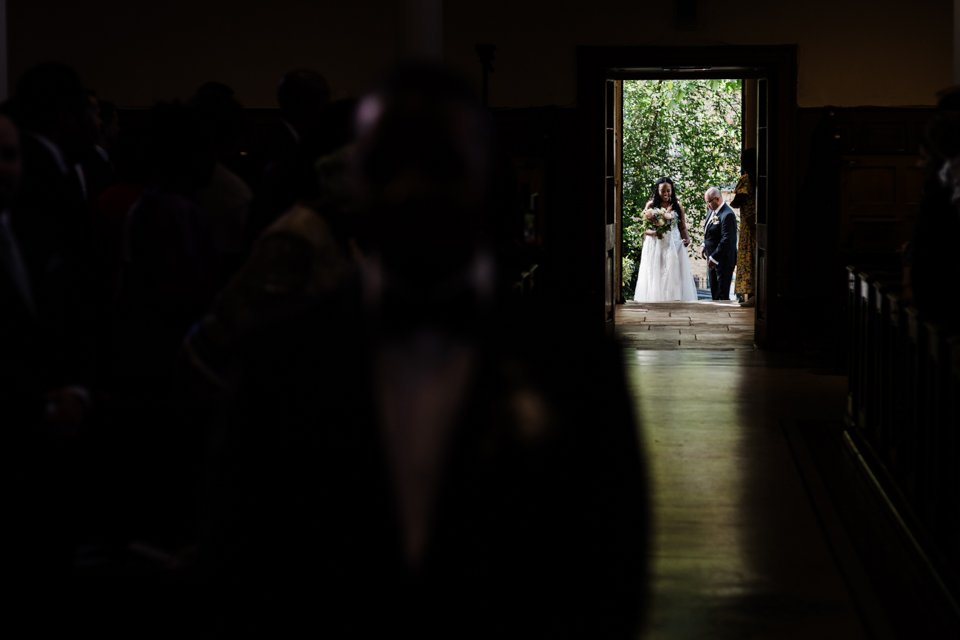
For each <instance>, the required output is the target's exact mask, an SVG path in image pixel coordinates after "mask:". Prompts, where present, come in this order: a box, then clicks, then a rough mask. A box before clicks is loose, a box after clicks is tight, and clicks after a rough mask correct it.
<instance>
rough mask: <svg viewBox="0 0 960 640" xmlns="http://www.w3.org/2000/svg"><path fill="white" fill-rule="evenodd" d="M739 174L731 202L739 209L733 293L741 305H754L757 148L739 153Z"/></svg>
mask: <svg viewBox="0 0 960 640" xmlns="http://www.w3.org/2000/svg"><path fill="white" fill-rule="evenodd" d="M740 166H741V175H740V179H739V180H738V181H737V188H736V195H735V196H734V198H733V201H732V202H731V203H730V204H731V206H733V208H735V209H739V210H740V229H739V231H740V238H739V242H738V243H737V275H736V281H735V284H734V292H735V293H736V295H737V300H739V301H740V303H741V304H742V305H743V306H753V304H754V297H753V296H754V292H753V263H754V252H755V246H756V241H755V239H754V232H755V231H756V228H757V207H756V200H755V199H754V194H755V193H756V191H755V189H756V184H755V177H754V175H755V173H756V166H757V151H756V149H752V148H751V149H744V150H743V151H742V152H741V154H740Z"/></svg>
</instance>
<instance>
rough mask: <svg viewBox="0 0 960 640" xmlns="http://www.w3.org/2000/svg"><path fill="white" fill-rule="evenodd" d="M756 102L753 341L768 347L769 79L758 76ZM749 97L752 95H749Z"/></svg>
mask: <svg viewBox="0 0 960 640" xmlns="http://www.w3.org/2000/svg"><path fill="white" fill-rule="evenodd" d="M755 86H756V95H755V97H754V99H755V100H756V105H757V134H756V145H757V186H756V194H755V200H756V207H757V230H756V243H757V248H756V254H755V256H754V258H755V260H754V274H753V288H754V296H755V299H756V307H755V309H754V314H755V321H754V338H753V339H754V343H755V344H756V345H757V347H759V348H760V349H764V348H766V347H768V346H769V344H768V343H769V325H768V324H767V321H768V319H769V308H770V307H769V303H768V300H769V298H768V295H767V294H768V286H767V284H768V282H769V279H768V275H769V259H768V255H767V251H768V249H769V246H770V244H769V215H770V175H769V171H770V139H769V136H770V126H769V124H770V106H769V100H768V97H769V96H768V94H769V83H768V81H767V79H766V78H758V79H757V82H756V85H755ZM748 99H750V97H748Z"/></svg>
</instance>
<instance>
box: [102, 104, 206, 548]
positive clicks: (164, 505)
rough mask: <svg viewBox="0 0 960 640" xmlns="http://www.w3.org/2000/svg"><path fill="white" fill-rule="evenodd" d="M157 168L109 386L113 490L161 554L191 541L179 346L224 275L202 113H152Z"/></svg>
mask: <svg viewBox="0 0 960 640" xmlns="http://www.w3.org/2000/svg"><path fill="white" fill-rule="evenodd" d="M150 135H151V142H150V145H149V149H150V158H151V160H152V171H151V175H150V177H149V178H148V182H147V185H146V187H145V188H144V190H143V192H142V194H141V196H140V198H139V199H138V200H137V202H136V204H135V205H134V206H133V208H132V209H131V210H130V212H129V213H128V215H127V217H126V224H125V233H124V239H123V241H124V246H123V264H122V267H121V279H120V285H119V291H118V295H117V305H116V320H115V325H114V332H113V350H112V358H111V367H110V370H109V371H108V374H109V378H108V381H107V382H108V385H109V388H110V391H111V395H112V397H113V407H112V408H113V411H112V420H113V424H112V425H111V427H112V428H114V430H115V432H114V434H113V436H114V438H113V446H114V447H115V451H119V452H120V453H121V455H118V456H115V457H114V458H112V459H108V460H107V461H106V462H107V463H109V464H119V465H120V468H119V469H118V470H117V477H120V478H123V479H124V481H123V482H119V483H116V484H115V487H116V488H117V489H119V490H120V491H121V492H123V496H122V497H118V500H120V503H121V504H124V508H123V509H122V510H121V509H118V510H116V516H118V517H120V518H122V519H124V520H125V521H124V522H121V523H118V524H117V526H118V527H123V528H124V531H123V533H124V535H126V536H128V538H127V539H128V540H136V541H140V542H149V543H150V544H153V545H157V546H159V547H161V548H167V549H168V548H170V547H172V546H176V545H179V544H182V543H183V541H184V540H185V539H187V538H189V533H187V532H186V531H187V530H188V529H189V526H190V525H189V524H188V521H189V520H190V518H192V516H193V513H192V510H191V509H190V507H189V504H187V503H188V501H189V498H188V497H186V496H185V493H186V492H187V491H188V490H189V489H188V488H187V487H188V486H190V484H189V483H190V481H189V478H191V477H192V476H191V474H190V472H189V469H188V467H189V465H190V464H191V463H192V461H191V458H190V451H191V446H192V445H193V444H194V442H193V439H192V438H193V434H190V433H184V425H181V424H179V423H177V422H176V421H175V420H173V419H172V417H173V416H174V415H175V413H174V409H175V408H174V407H172V406H171V397H172V390H171V389H172V386H171V385H172V378H173V372H174V366H175V363H176V358H177V353H178V352H179V348H180V343H181V341H182V340H183V337H184V335H186V332H187V330H188V329H189V327H190V326H191V325H192V324H193V323H194V322H196V321H197V319H198V318H200V317H201V316H202V314H203V313H204V311H205V310H206V308H207V307H208V306H209V304H210V302H211V300H212V299H213V296H214V294H215V293H216V291H217V288H218V287H219V286H220V280H219V278H220V275H221V273H222V271H221V268H220V264H219V263H218V262H217V256H218V254H217V252H216V251H215V250H214V241H213V235H212V232H211V230H210V228H209V226H208V220H207V217H206V216H205V214H204V211H203V210H202V209H201V207H200V205H199V202H198V201H199V194H200V192H201V190H202V189H203V188H204V187H205V186H206V185H207V184H208V182H209V180H210V175H211V173H212V172H213V167H214V164H215V161H216V158H215V154H214V152H213V149H212V147H211V145H210V140H209V137H207V136H206V135H205V129H204V126H203V123H202V122H201V120H200V117H199V114H198V113H197V112H196V111H195V110H194V109H192V108H190V107H187V106H184V105H180V104H159V105H157V106H156V107H155V108H154V110H153V113H152V124H151V134H150Z"/></svg>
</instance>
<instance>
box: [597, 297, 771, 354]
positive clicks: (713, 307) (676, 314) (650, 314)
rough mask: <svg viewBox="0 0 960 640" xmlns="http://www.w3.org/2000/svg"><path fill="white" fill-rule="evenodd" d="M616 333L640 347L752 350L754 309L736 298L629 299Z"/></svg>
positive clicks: (620, 312) (621, 310)
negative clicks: (741, 304)
mask: <svg viewBox="0 0 960 640" xmlns="http://www.w3.org/2000/svg"><path fill="white" fill-rule="evenodd" d="M616 332H617V336H618V337H619V338H620V340H621V342H622V343H623V345H624V346H625V347H627V348H632V349H639V350H687V349H699V350H709V351H753V350H754V349H755V346H754V343H753V335H754V308H753V307H741V306H740V305H739V304H738V303H737V302H736V301H733V300H731V301H729V302H727V301H723V302H715V301H712V300H702V301H699V302H650V303H641V302H626V303H625V304H623V305H619V306H618V307H617V321H616Z"/></svg>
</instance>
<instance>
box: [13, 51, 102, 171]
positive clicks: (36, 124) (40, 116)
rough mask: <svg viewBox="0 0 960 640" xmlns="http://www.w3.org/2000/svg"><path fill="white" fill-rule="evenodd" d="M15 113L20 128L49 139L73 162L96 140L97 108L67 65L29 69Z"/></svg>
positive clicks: (17, 96) (19, 86)
mask: <svg viewBox="0 0 960 640" xmlns="http://www.w3.org/2000/svg"><path fill="white" fill-rule="evenodd" d="M14 114H15V118H16V121H17V123H18V125H19V126H20V127H21V128H23V129H25V130H27V131H30V132H32V133H36V134H40V135H42V136H45V137H47V138H49V139H50V140H51V141H53V142H54V143H55V144H56V145H57V146H59V147H60V148H61V150H62V151H63V152H64V153H65V154H66V155H67V158H68V160H70V161H72V162H77V161H79V160H80V159H81V158H83V157H84V156H85V155H86V153H87V152H88V151H89V150H90V147H91V146H92V145H93V143H94V141H95V140H96V135H97V125H96V105H95V104H94V103H92V102H91V100H90V94H89V92H88V90H87V88H86V87H85V86H84V85H83V82H82V81H81V80H80V76H79V75H78V74H77V72H76V71H75V70H74V69H73V68H71V67H69V66H67V65H65V64H61V63H58V62H48V63H44V64H40V65H37V66H35V67H32V68H30V69H28V70H27V71H26V72H25V73H24V74H23V76H21V78H20V80H19V81H18V82H17V87H16V93H15V95H14Z"/></svg>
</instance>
